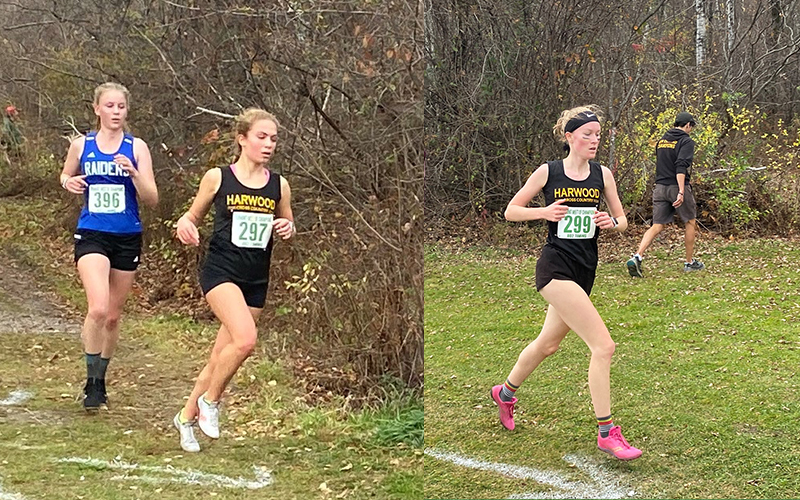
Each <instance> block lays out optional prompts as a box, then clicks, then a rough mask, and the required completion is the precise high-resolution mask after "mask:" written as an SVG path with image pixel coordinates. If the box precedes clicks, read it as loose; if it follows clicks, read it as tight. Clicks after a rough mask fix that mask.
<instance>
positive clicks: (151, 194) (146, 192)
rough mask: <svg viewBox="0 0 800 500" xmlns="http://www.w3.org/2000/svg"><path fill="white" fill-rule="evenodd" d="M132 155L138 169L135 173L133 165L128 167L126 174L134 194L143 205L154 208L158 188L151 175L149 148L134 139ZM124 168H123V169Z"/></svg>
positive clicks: (141, 141) (151, 159) (151, 160)
mask: <svg viewBox="0 0 800 500" xmlns="http://www.w3.org/2000/svg"><path fill="white" fill-rule="evenodd" d="M133 155H134V157H136V165H137V166H138V167H139V168H138V169H137V170H136V171H135V173H134V172H131V171H133V170H134V169H133V165H130V170H129V169H127V168H126V169H125V170H128V172H129V173H130V174H131V179H132V180H133V185H134V186H136V192H137V193H138V195H139V198H141V199H142V201H143V202H144V204H145V205H147V206H149V207H154V206H156V204H158V188H157V187H156V179H155V176H154V175H153V158H152V157H151V156H150V148H148V147H147V143H146V142H144V141H143V140H141V139H138V138H135V139H134V140H133ZM123 168H124V167H123Z"/></svg>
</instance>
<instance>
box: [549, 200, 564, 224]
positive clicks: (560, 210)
mask: <svg viewBox="0 0 800 500" xmlns="http://www.w3.org/2000/svg"><path fill="white" fill-rule="evenodd" d="M565 201H567V200H564V199H561V200H556V201H554V202H553V203H551V204H549V205H547V206H546V207H544V218H545V219H547V220H549V221H550V222H558V221H560V220H561V219H563V218H564V216H565V215H567V210H569V207H568V206H566V205H562V203H564V202H565Z"/></svg>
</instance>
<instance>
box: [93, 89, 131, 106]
mask: <svg viewBox="0 0 800 500" xmlns="http://www.w3.org/2000/svg"><path fill="white" fill-rule="evenodd" d="M99 101H100V104H109V103H114V104H117V103H126V102H127V101H128V100H127V99H125V94H123V93H122V92H120V91H119V90H107V91H105V92H103V94H102V95H101V96H100V99H99Z"/></svg>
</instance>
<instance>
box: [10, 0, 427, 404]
mask: <svg viewBox="0 0 800 500" xmlns="http://www.w3.org/2000/svg"><path fill="white" fill-rule="evenodd" d="M422 9H423V5H422V3H415V2H406V1H393V2H386V3H385V2H378V1H371V0H354V1H337V0H289V1H287V0H278V1H266V0H260V1H258V0H257V1H247V2H244V1H231V0H227V1H207V0H175V1H169V0H102V1H101V0H86V1H81V2H74V1H66V0H18V1H14V0H12V1H8V0H0V26H2V40H0V47H2V48H0V68H2V69H0V103H3V107H5V106H6V105H8V104H13V105H15V106H16V107H17V108H18V109H19V111H20V125H21V128H22V131H23V133H24V134H25V136H26V138H27V142H26V143H25V148H24V158H23V159H22V161H19V162H15V161H12V164H11V166H10V167H9V166H8V165H6V166H3V170H4V171H3V175H2V180H0V188H2V193H3V194H5V195H13V194H36V193H40V192H46V193H47V196H48V197H53V196H57V197H59V200H60V201H59V202H58V203H61V205H62V206H63V210H62V211H61V214H63V216H61V218H60V219H59V220H55V221H52V222H49V221H46V222H45V223H50V224H52V225H53V226H54V228H55V229H57V230H58V233H57V234H61V235H64V239H65V241H66V240H67V239H71V238H70V237H69V234H71V231H72V229H73V228H74V224H75V221H76V220H77V215H78V211H79V206H80V200H77V199H75V198H76V197H74V196H69V195H68V194H67V193H64V192H63V191H59V187H58V181H57V179H58V174H59V172H60V170H61V167H62V162H63V158H64V156H65V154H66V150H67V146H68V142H67V139H68V136H70V135H72V134H74V133H75V131H76V130H77V131H79V132H81V133H85V132H86V131H87V130H89V129H91V128H93V126H94V121H95V116H94V114H93V112H92V106H91V101H92V91H93V89H94V87H95V86H96V85H98V84H100V83H103V82H106V81H114V82H119V83H121V84H123V85H125V86H127V87H128V89H129V90H130V91H131V95H132V99H131V102H130V113H129V117H128V121H129V124H130V129H131V131H132V132H133V133H134V134H135V135H136V136H138V137H141V138H142V139H144V140H145V141H146V142H147V143H148V144H149V146H150V150H151V152H152V154H153V163H154V169H155V172H156V179H157V183H158V187H159V192H160V195H161V201H160V203H159V206H158V207H157V208H156V209H155V210H149V209H147V208H143V209H142V213H143V217H144V221H145V223H146V226H147V228H146V231H145V244H146V250H145V257H144V262H145V265H144V266H143V267H142V268H141V273H140V278H139V280H138V283H139V289H140V292H141V293H140V294H139V296H138V298H139V299H140V300H142V301H144V302H146V303H147V304H149V305H150V306H151V307H153V308H154V310H167V309H169V308H179V309H180V308H183V309H185V310H192V311H207V307H204V304H202V299H201V296H200V291H199V288H198V285H197V268H198V264H199V262H201V260H202V255H201V253H202V252H198V251H197V250H196V249H193V248H188V247H182V246H181V245H180V244H179V243H178V242H177V240H176V239H175V238H174V229H173V224H174V223H175V221H176V220H177V219H178V217H180V215H182V213H183V212H184V211H185V210H186V208H187V207H188V205H189V204H190V202H191V199H192V197H193V196H194V194H195V192H196V188H197V184H198V182H199V179H200V178H201V177H202V174H203V173H204V172H205V171H206V170H207V169H208V168H211V167H214V166H222V165H225V164H227V163H229V162H230V161H231V160H232V159H233V158H232V149H231V145H232V140H233V138H232V136H231V133H230V131H231V125H232V122H231V120H229V119H226V118H224V117H220V116H218V115H216V114H214V113H212V112H209V111H213V112H217V113H223V114H228V115H236V114H237V113H239V112H240V111H241V110H242V109H243V108H247V107H250V106H257V107H262V108H264V109H266V110H268V111H271V112H272V113H274V114H275V115H276V116H277V117H278V119H279V120H280V122H281V129H280V132H279V145H278V152H277V155H276V157H275V159H274V160H273V161H272V162H271V163H270V168H272V169H273V170H276V171H277V172H280V173H281V174H283V175H285V176H286V177H287V179H288V180H289V183H290V185H291V187H292V194H293V200H292V201H293V203H292V204H293V210H294V214H295V217H296V220H297V225H298V231H299V233H298V235H297V237H296V239H295V240H294V241H293V242H292V243H290V244H283V243H281V244H278V245H276V249H275V253H274V254H273V271H272V275H271V277H272V279H271V285H270V296H269V299H268V304H267V311H268V313H269V314H268V317H267V319H266V320H264V321H262V322H261V324H262V330H266V331H269V332H272V333H273V334H274V339H275V342H277V343H279V344H280V346H281V347H280V349H278V348H277V347H276V345H275V342H273V343H272V344H271V345H269V346H267V347H266V348H267V349H270V350H275V351H276V352H277V351H279V352H281V353H283V354H284V355H285V356H286V357H287V358H288V359H291V360H292V363H293V364H294V365H295V367H296V368H297V369H298V370H300V371H301V372H302V373H303V374H304V378H305V379H308V380H309V384H310V385H311V389H312V390H318V391H320V392H322V393H324V392H325V391H329V390H330V391H334V392H335V393H338V394H343V395H357V396H364V395H369V394H380V393H381V392H382V391H383V392H385V391H386V390H387V388H388V387H391V386H395V385H397V384H400V385H405V386H412V387H417V386H420V385H421V383H422V371H423V368H422V306H423V304H422V301H423V287H422V260H421V254H422V247H421V244H422V243H421V241H422V230H421V223H422V181H423V174H422V122H423V107H422V102H421V101H422V88H423V64H424V59H423V50H424V49H423V36H424V32H423V29H424V28H423V17H422ZM55 193H59V194H55ZM209 234H210V225H209V224H207V225H206V227H205V229H204V230H202V231H201V235H203V236H205V237H206V238H207V237H208V236H209ZM200 314H207V312H206V313H200Z"/></svg>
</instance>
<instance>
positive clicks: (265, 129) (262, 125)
mask: <svg viewBox="0 0 800 500" xmlns="http://www.w3.org/2000/svg"><path fill="white" fill-rule="evenodd" d="M250 130H251V131H253V132H256V133H259V132H261V133H265V134H267V135H275V134H277V133H278V126H277V125H275V122H273V121H272V120H258V121H257V122H255V123H254V124H253V126H252V127H250Z"/></svg>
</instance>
